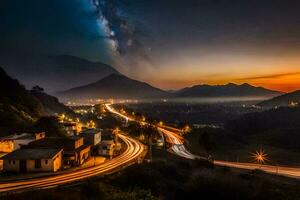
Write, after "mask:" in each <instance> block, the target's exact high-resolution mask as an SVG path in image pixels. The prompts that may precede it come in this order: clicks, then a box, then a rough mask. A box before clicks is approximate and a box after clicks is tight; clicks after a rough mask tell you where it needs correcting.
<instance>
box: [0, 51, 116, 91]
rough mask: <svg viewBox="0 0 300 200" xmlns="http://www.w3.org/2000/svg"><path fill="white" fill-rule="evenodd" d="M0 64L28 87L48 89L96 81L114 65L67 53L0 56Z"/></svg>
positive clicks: (110, 70)
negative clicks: (57, 54)
mask: <svg viewBox="0 0 300 200" xmlns="http://www.w3.org/2000/svg"><path fill="white" fill-rule="evenodd" d="M0 65H2V66H3V67H4V68H5V70H6V71H7V72H8V73H9V74H11V75H12V76H14V77H16V78H18V79H19V80H21V81H22V82H23V83H24V84H25V85H26V86H27V87H29V88H31V87H32V86H34V85H39V86H41V87H43V88H45V90H46V91H47V92H54V91H61V90H66V89H69V88H73V87H78V86H81V85H85V84H88V83H91V82H95V81H97V80H99V79H101V78H104V77H106V76H108V75H110V74H112V73H118V71H117V70H115V69H114V68H113V67H111V66H109V65H107V64H104V63H101V62H92V61H89V60H86V59H82V58H78V57H75V56H70V55H59V56H37V57H30V58H27V57H25V58H24V57H22V56H20V58H19V57H18V58H17V59H13V58H3V57H1V56H0Z"/></svg>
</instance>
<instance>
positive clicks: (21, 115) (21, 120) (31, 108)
mask: <svg viewBox="0 0 300 200" xmlns="http://www.w3.org/2000/svg"><path fill="white" fill-rule="evenodd" d="M0 92H1V95H0V131H1V132H2V133H7V132H13V131H20V130H26V128H28V127H29V126H31V125H32V124H33V123H34V122H35V121H36V120H37V119H38V118H40V117H41V116H44V115H50V114H52V113H54V112H58V113H59V112H60V111H62V110H64V111H66V112H73V111H71V110H70V109H69V108H68V107H66V106H64V105H63V104H61V103H59V102H58V101H54V102H51V103H49V99H51V101H53V100H54V99H55V97H52V96H50V95H47V94H45V93H41V94H38V93H37V92H34V91H28V90H26V89H25V87H24V86H23V85H21V84H20V83H19V81H18V80H16V79H13V78H11V77H10V76H8V75H7V73H6V72H5V71H4V70H3V69H2V68H1V67H0ZM41 97H43V98H41ZM50 105H51V106H50ZM0 135H1V133H0Z"/></svg>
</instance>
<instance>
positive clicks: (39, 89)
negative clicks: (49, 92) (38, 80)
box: [31, 85, 44, 93]
mask: <svg viewBox="0 0 300 200" xmlns="http://www.w3.org/2000/svg"><path fill="white" fill-rule="evenodd" d="M31 91H33V92H37V93H43V92H44V88H42V87H40V86H38V85H36V86H33V87H32V89H31Z"/></svg>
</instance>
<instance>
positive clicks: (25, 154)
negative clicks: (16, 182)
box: [1, 149, 62, 160]
mask: <svg viewBox="0 0 300 200" xmlns="http://www.w3.org/2000/svg"><path fill="white" fill-rule="evenodd" d="M60 151H62V149H18V150H16V151H13V152H11V153H9V154H7V155H5V156H3V157H2V158H1V159H3V160H8V159H9V160H23V159H24V160H35V159H43V158H44V159H47V158H53V157H54V156H55V155H56V154H58V153H59V152H60Z"/></svg>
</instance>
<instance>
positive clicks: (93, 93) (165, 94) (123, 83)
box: [0, 55, 282, 100]
mask: <svg viewBox="0 0 300 200" xmlns="http://www.w3.org/2000/svg"><path fill="white" fill-rule="evenodd" d="M1 64H3V66H4V69H5V70H6V71H7V72H8V73H9V74H10V75H12V76H13V77H16V78H18V79H19V80H21V81H22V83H24V84H25V85H26V86H27V87H32V86H34V85H39V86H41V87H42V88H44V89H45V91H47V92H50V93H52V94H55V95H57V96H59V97H60V98H62V99H64V100H65V99H75V98H76V99H78V98H81V99H87V98H130V99H142V98H169V97H197V98H198V97H263V98H266V99H269V98H272V97H275V96H278V95H281V94H282V93H281V92H278V91H273V90H268V89H265V88H262V87H254V86H251V85H249V84H246V83H245V84H242V85H237V84H233V83H229V84H226V85H195V86H192V87H186V88H183V89H181V90H178V91H164V90H162V89H159V88H156V87H153V86H151V85H149V84H147V83H145V82H141V81H138V80H133V79H130V78H129V77H126V76H124V75H122V74H121V73H120V72H118V71H117V70H116V69H114V68H113V67H111V66H109V65H107V64H103V63H101V62H92V61H89V60H86V59H82V58H78V57H75V56H70V55H59V56H39V57H30V58H26V57H22V56H20V59H9V58H7V59H5V56H1V55H0V65H1ZM70 88H71V89H70ZM57 91H60V92H57Z"/></svg>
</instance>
